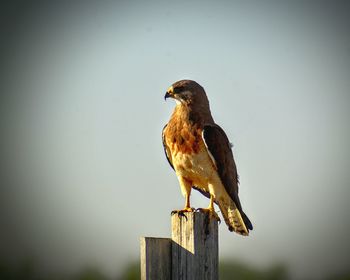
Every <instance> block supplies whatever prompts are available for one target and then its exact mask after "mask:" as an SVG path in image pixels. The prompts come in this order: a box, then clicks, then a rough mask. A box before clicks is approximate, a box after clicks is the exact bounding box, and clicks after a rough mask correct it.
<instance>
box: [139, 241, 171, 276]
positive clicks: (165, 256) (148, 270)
mask: <svg viewBox="0 0 350 280" xmlns="http://www.w3.org/2000/svg"><path fill="white" fill-rule="evenodd" d="M140 243H141V279H142V280H156V279H171V239H170V238H155V237H141V240H140Z"/></svg>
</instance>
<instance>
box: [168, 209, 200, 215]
mask: <svg viewBox="0 0 350 280" xmlns="http://www.w3.org/2000/svg"><path fill="white" fill-rule="evenodd" d="M194 211H195V209H194V208H191V207H186V208H184V209H181V210H173V211H171V215H174V214H177V215H178V216H180V217H186V216H185V213H189V212H194Z"/></svg>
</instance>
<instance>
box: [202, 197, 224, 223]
mask: <svg viewBox="0 0 350 280" xmlns="http://www.w3.org/2000/svg"><path fill="white" fill-rule="evenodd" d="M197 211H199V212H203V213H208V214H209V216H210V218H215V219H216V220H217V221H219V222H221V220H220V218H219V215H218V214H217V213H216V212H215V208H214V196H213V195H212V194H210V201H209V206H208V208H198V209H197Z"/></svg>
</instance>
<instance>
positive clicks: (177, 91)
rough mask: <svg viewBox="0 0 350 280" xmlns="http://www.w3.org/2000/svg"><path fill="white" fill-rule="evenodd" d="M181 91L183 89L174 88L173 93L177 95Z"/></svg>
mask: <svg viewBox="0 0 350 280" xmlns="http://www.w3.org/2000/svg"><path fill="white" fill-rule="evenodd" d="M183 90H184V87H176V88H174V93H175V94H178V93H180V92H182V91H183Z"/></svg>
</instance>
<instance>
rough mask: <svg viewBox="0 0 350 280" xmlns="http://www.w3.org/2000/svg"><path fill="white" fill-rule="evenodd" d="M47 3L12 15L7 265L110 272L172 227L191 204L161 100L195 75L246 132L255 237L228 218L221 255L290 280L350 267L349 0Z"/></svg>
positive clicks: (244, 196)
mask: <svg viewBox="0 0 350 280" xmlns="http://www.w3.org/2000/svg"><path fill="white" fill-rule="evenodd" d="M49 2H50V4H44V3H41V2H33V1H23V3H22V2H21V1H17V2H13V3H12V4H11V6H8V7H7V8H5V9H2V13H3V15H2V17H1V18H2V22H3V23H2V28H1V32H2V43H1V49H0V50H1V60H2V62H1V76H2V82H1V97H0V98H1V100H0V101H1V102H0V108H1V112H0V117H1V120H0V124H1V127H0V128H1V140H0V141H1V142H0V143H1V146H0V149H1V161H0V163H1V171H0V172H1V173H0V174H1V181H0V183H1V189H0V219H1V220H0V225H1V231H0V257H1V258H2V259H5V260H9V261H16V260H21V259H23V258H27V257H32V258H34V259H35V261H36V262H38V263H40V267H41V268H43V269H44V270H45V271H65V272H72V271H75V270H77V269H78V268H80V267H83V266H85V265H88V264H94V265H97V266H98V267H100V268H101V269H102V270H103V271H104V272H105V273H107V274H109V275H116V273H117V272H118V271H119V270H120V269H121V268H122V267H123V266H124V265H125V264H127V263H128V262H129V261H131V260H134V259H137V258H138V257H139V237H140V236H161V237H167V236H170V212H171V211H172V210H173V209H179V208H181V207H183V204H184V199H183V197H182V196H181V192H180V188H179V185H178V182H177V179H176V176H175V174H174V172H173V171H172V169H171V168H170V167H169V165H168V163H167V161H166V159H165V156H164V153H163V147H162V142H161V130H162V128H163V126H164V124H165V123H166V122H167V121H168V119H169V116H170V114H171V112H172V110H173V107H174V105H175V104H174V102H172V101H171V100H170V101H167V102H164V98H163V97H164V94H165V91H166V89H167V88H168V87H169V86H170V85H171V84H172V83H173V82H175V81H177V80H179V79H184V78H189V79H193V80H196V81H197V82H198V83H200V84H201V85H202V86H203V87H204V88H205V90H206V92H207V95H208V97H209V100H210V104H211V111H212V114H213V117H214V119H215V120H216V122H217V123H218V124H219V125H221V126H222V127H223V128H224V129H225V131H226V133H227V135H228V136H229V138H230V140H231V142H232V143H233V144H234V148H233V151H234V155H235V159H236V163H237V167H238V172H239V174H240V181H241V187H240V196H241V202H242V205H243V208H244V209H245V212H246V213H247V215H248V216H249V217H250V219H251V220H252V222H253V224H254V230H253V231H252V232H251V235H250V237H248V238H243V237H240V236H238V235H235V234H233V233H230V232H229V231H228V230H227V227H226V225H225V224H224V223H222V224H221V225H220V229H219V230H220V258H221V259H225V258H234V259H237V260H240V261H242V262H246V263H248V264H251V265H253V266H258V267H265V266H269V265H270V264H273V263H276V262H282V263H286V264H287V265H288V268H289V269H290V272H291V274H292V276H293V278H294V279H305V278H308V279H318V278H320V277H323V276H326V275H329V274H332V273H338V272H342V271H345V270H347V269H348V268H349V260H350V238H349V236H350V234H349V230H350V218H349V210H350V206H349V202H348V200H349V197H350V189H349V182H350V172H349V171H350V168H349V167H350V149H349V143H350V125H349V121H350V112H349V105H350V96H349V95H350V93H349V89H350V38H349V34H350V33H349V26H350V8H349V7H350V6H349V4H348V2H346V1H329V2H322V1H307V3H306V1H305V3H304V2H301V1H289V2H287V1H274V2H273V1H264V2H263V1H255V2H251V1H249V2H248V1H227V2H225V1H183V2H181V1H158V2H157V1H147V2H146V1H139V2H134V1H125V2H103V1H100V2H96V3H95V4H87V3H85V4H62V2H59V4H53V3H51V1H49ZM102 2H103V3H102ZM97 3H98V4H97ZM207 203H208V201H207V199H205V198H202V197H201V196H200V195H199V194H198V193H193V197H192V205H193V206H194V207H205V206H206V205H207Z"/></svg>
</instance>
